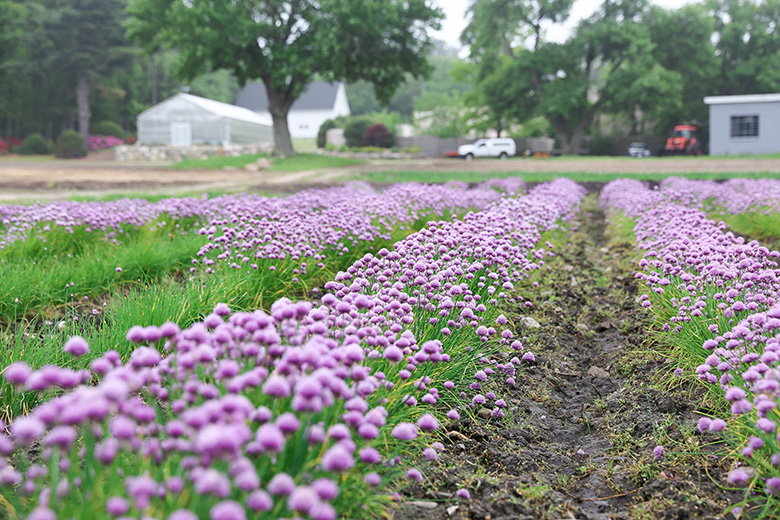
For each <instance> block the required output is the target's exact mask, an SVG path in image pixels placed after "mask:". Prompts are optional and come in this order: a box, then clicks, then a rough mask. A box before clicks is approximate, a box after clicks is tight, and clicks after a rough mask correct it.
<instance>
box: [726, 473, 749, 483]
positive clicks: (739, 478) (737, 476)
mask: <svg viewBox="0 0 780 520" xmlns="http://www.w3.org/2000/svg"><path fill="white" fill-rule="evenodd" d="M748 480H750V476H749V475H748V474H747V472H745V471H743V470H741V469H734V470H731V472H730V473H729V478H728V483H729V484H733V485H735V486H743V485H745V483H746V482H747V481H748Z"/></svg>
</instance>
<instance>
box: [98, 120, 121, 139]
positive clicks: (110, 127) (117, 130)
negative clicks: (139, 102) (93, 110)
mask: <svg viewBox="0 0 780 520" xmlns="http://www.w3.org/2000/svg"><path fill="white" fill-rule="evenodd" d="M90 133H91V134H92V135H102V136H109V135H113V136H115V137H118V138H120V139H124V138H125V131H124V130H123V129H122V127H121V126H119V124H117V123H115V122H113V121H100V122H99V123H97V124H95V125H92V128H91V131H90Z"/></svg>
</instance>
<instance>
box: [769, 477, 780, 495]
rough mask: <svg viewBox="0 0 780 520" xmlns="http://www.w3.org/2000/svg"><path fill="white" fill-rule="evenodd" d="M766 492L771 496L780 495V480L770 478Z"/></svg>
mask: <svg viewBox="0 0 780 520" xmlns="http://www.w3.org/2000/svg"><path fill="white" fill-rule="evenodd" d="M766 492H767V493H769V494H770V495H775V494H777V493H780V478H778V477H770V478H768V479H767V481H766Z"/></svg>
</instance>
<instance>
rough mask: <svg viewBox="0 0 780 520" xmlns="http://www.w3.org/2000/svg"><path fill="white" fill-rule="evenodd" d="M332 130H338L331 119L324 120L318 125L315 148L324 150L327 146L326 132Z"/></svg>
mask: <svg viewBox="0 0 780 520" xmlns="http://www.w3.org/2000/svg"><path fill="white" fill-rule="evenodd" d="M332 128H338V127H337V126H336V122H335V121H334V120H333V119H326V120H325V121H323V123H322V125H320V129H319V131H318V132H317V148H325V145H326V144H327V137H328V135H327V134H328V130H330V129H332Z"/></svg>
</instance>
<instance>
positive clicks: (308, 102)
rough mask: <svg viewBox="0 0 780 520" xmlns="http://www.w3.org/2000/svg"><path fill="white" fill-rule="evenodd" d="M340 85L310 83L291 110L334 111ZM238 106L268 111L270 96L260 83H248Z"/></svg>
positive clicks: (242, 91)
mask: <svg viewBox="0 0 780 520" xmlns="http://www.w3.org/2000/svg"><path fill="white" fill-rule="evenodd" d="M339 85H340V84H339V83H326V82H324V81H315V82H314V83H309V86H308V87H306V90H304V91H303V94H301V97H299V98H298V99H297V100H296V101H295V103H293V105H292V107H291V108H290V110H332V109H333V106H334V105H335V104H336V94H337V93H338V90H339ZM236 105H238V106H239V107H244V108H247V109H249V110H253V111H255V112H260V111H264V110H268V94H266V91H265V85H263V84H262V83H261V82H259V81H257V82H252V83H247V84H246V86H245V87H244V88H243V89H242V90H241V92H239V93H238V98H236Z"/></svg>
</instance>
